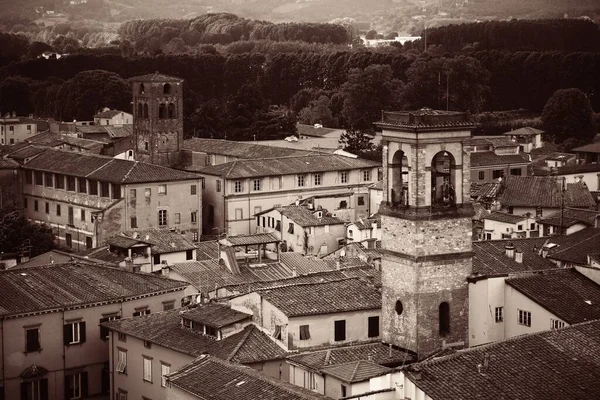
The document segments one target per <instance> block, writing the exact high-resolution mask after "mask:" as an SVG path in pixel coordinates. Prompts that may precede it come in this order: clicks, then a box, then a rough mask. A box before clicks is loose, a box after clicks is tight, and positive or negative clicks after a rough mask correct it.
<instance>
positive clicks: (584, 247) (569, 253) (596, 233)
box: [548, 227, 600, 265]
mask: <svg viewBox="0 0 600 400" xmlns="http://www.w3.org/2000/svg"><path fill="white" fill-rule="evenodd" d="M551 242H552V243H556V244H557V245H558V246H555V247H554V248H552V250H553V251H552V252H551V253H550V254H549V255H548V257H550V258H552V259H554V260H559V261H564V262H567V263H572V264H578V265H585V264H587V255H588V254H592V253H596V252H597V251H598V249H600V228H591V227H590V228H586V229H582V230H580V231H577V232H575V233H572V234H570V235H564V236H553V237H552V238H551Z"/></svg>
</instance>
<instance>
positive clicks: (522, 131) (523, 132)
mask: <svg viewBox="0 0 600 400" xmlns="http://www.w3.org/2000/svg"><path fill="white" fill-rule="evenodd" d="M542 133H544V131H543V130H541V129H537V128H532V127H531V126H525V127H523V128H519V129H515V130H512V131H509V132H504V133H503V135H512V136H533V135H538V134H542Z"/></svg>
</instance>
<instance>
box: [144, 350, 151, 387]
mask: <svg viewBox="0 0 600 400" xmlns="http://www.w3.org/2000/svg"><path fill="white" fill-rule="evenodd" d="M143 359H144V381H146V382H152V358H150V357H146V356H143Z"/></svg>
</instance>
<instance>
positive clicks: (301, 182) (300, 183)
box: [297, 175, 304, 187]
mask: <svg viewBox="0 0 600 400" xmlns="http://www.w3.org/2000/svg"><path fill="white" fill-rule="evenodd" d="M297 183H298V185H297V186H298V187H302V186H304V175H298V177H297Z"/></svg>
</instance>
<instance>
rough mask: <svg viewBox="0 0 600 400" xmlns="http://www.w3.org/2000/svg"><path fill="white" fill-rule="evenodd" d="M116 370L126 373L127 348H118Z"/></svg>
mask: <svg viewBox="0 0 600 400" xmlns="http://www.w3.org/2000/svg"><path fill="white" fill-rule="evenodd" d="M117 372H119V373H121V374H126V373H127V350H121V349H119V355H118V357H117Z"/></svg>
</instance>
